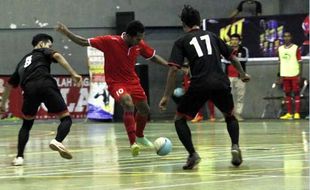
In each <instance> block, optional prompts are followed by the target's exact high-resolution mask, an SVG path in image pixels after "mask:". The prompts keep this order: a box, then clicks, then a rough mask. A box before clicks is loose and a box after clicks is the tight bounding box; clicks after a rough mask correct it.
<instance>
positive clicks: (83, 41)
mask: <svg viewBox="0 0 310 190" xmlns="http://www.w3.org/2000/svg"><path fill="white" fill-rule="evenodd" d="M55 29H56V31H57V32H59V33H61V34H63V35H65V36H67V37H68V38H69V39H70V40H72V41H73V42H74V43H76V44H78V45H80V46H89V43H88V40H87V39H86V38H84V37H82V36H79V35H77V34H74V33H73V32H71V31H70V30H69V29H68V27H67V26H66V25H64V24H63V23H60V22H58V23H57V26H56V28H55Z"/></svg>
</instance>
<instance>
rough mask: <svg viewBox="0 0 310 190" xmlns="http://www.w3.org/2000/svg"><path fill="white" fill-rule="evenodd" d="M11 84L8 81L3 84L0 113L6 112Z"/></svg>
mask: <svg viewBox="0 0 310 190" xmlns="http://www.w3.org/2000/svg"><path fill="white" fill-rule="evenodd" d="M12 88H13V86H12V85H11V84H9V83H7V84H6V85H5V86H4V91H3V93H2V101H1V107H0V113H5V112H6V107H5V105H6V103H7V101H8V99H9V97H10V94H11V91H12Z"/></svg>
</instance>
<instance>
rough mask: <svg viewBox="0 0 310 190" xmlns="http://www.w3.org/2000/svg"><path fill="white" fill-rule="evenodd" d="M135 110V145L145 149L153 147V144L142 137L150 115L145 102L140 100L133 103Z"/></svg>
mask: <svg viewBox="0 0 310 190" xmlns="http://www.w3.org/2000/svg"><path fill="white" fill-rule="evenodd" d="M135 107H136V109H137V112H136V116H135V121H136V136H137V140H136V141H137V143H138V144H140V145H143V146H145V147H154V145H153V143H152V142H151V141H149V140H148V139H147V138H146V137H145V136H144V129H145V127H146V123H147V120H148V116H149V114H150V107H149V105H148V104H147V100H141V101H137V102H135Z"/></svg>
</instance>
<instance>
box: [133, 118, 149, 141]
mask: <svg viewBox="0 0 310 190" xmlns="http://www.w3.org/2000/svg"><path fill="white" fill-rule="evenodd" d="M135 119H136V124H137V130H136V136H137V137H144V134H143V131H144V128H145V126H146V122H147V116H143V115H141V114H139V113H137V114H136V118H135Z"/></svg>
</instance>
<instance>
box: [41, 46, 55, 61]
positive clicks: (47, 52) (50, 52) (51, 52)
mask: <svg viewBox="0 0 310 190" xmlns="http://www.w3.org/2000/svg"><path fill="white" fill-rule="evenodd" d="M43 53H44V55H45V56H46V57H48V58H50V59H51V61H52V62H54V63H56V62H57V61H56V60H55V59H54V58H53V55H54V54H55V53H57V51H55V50H53V49H50V48H44V50H43Z"/></svg>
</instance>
